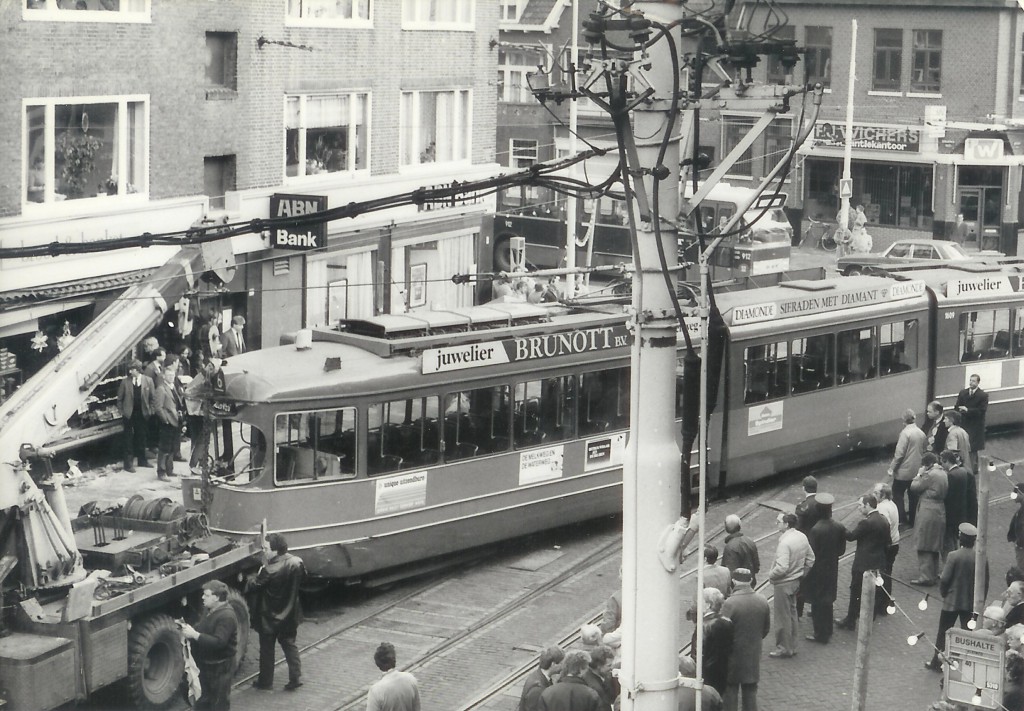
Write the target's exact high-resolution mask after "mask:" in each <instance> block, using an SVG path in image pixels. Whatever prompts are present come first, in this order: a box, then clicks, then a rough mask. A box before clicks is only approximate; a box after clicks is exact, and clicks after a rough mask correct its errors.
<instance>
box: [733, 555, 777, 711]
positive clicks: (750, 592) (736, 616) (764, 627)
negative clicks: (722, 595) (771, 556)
mask: <svg viewBox="0 0 1024 711" xmlns="http://www.w3.org/2000/svg"><path fill="white" fill-rule="evenodd" d="M752 581H753V574H752V573H751V572H750V571H749V570H747V569H746V568H737V569H736V570H734V571H733V572H732V585H733V590H732V595H730V596H729V599H727V600H726V601H725V604H723V605H722V616H723V617H728V618H729V619H730V620H732V624H733V638H732V653H731V654H730V655H729V671H728V674H727V676H726V684H725V694H723V701H724V704H725V711H737V708H739V707H738V703H739V700H740V694H741V693H742V699H743V706H742V708H743V711H757V684H758V682H759V681H760V680H761V641H762V640H763V639H764V638H765V637H767V636H768V632H769V631H770V630H771V627H772V621H771V609H770V608H769V606H768V601H767V600H766V599H765V597H764V595H762V594H761V593H759V592H757V591H755V590H754V588H753V587H751V582H752Z"/></svg>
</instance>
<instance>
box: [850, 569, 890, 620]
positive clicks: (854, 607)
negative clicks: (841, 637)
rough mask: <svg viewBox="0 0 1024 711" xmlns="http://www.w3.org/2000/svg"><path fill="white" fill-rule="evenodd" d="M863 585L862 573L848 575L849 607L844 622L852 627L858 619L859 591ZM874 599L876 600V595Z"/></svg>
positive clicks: (859, 571)
mask: <svg viewBox="0 0 1024 711" xmlns="http://www.w3.org/2000/svg"><path fill="white" fill-rule="evenodd" d="M863 583H864V571H863V570H854V571H853V572H852V573H851V574H850V606H849V607H848V608H847V609H846V621H847V622H849V623H850V624H853V625H855V624H857V618H858V617H860V589H861V585H863ZM883 594H884V593H883ZM875 598H876V599H877V598H878V595H877V594H876V595H875Z"/></svg>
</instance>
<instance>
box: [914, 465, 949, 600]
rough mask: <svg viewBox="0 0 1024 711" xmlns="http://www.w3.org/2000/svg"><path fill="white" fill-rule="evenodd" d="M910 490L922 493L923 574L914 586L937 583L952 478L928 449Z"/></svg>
mask: <svg viewBox="0 0 1024 711" xmlns="http://www.w3.org/2000/svg"><path fill="white" fill-rule="evenodd" d="M910 490H911V491H912V492H914V493H916V494H917V495H918V499H917V517H916V520H915V526H916V530H917V563H918V568H919V571H920V572H919V574H918V579H917V580H912V581H910V582H911V584H912V585H935V583H936V582H937V581H938V579H939V555H940V554H941V553H942V549H943V540H944V539H945V535H946V504H945V502H946V492H947V491H949V478H948V477H947V476H946V471H945V470H944V469H943V468H942V467H941V466H939V458H938V457H937V456H936V455H935V453H934V452H927V453H925V455H924V456H923V457H922V458H921V471H919V472H918V473H917V476H915V477H914V480H913V481H912V482H910Z"/></svg>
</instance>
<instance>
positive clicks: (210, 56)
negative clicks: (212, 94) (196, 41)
mask: <svg viewBox="0 0 1024 711" xmlns="http://www.w3.org/2000/svg"><path fill="white" fill-rule="evenodd" d="M237 61H238V33H236V32H207V33H206V85H207V86H209V87H211V88H215V89H230V90H231V91H236V90H237V89H238V78H237V74H238V73H237V71H236V65H237Z"/></svg>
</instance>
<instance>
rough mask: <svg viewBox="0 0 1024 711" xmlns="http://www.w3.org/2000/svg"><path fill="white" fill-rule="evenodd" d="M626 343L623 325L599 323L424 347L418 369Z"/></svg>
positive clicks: (444, 369) (494, 362)
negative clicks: (569, 328)
mask: <svg viewBox="0 0 1024 711" xmlns="http://www.w3.org/2000/svg"><path fill="white" fill-rule="evenodd" d="M629 345H630V335H629V331H628V330H627V329H626V327H625V326H601V327H597V328H582V329H577V330H574V331H566V332H564V333H548V334H543V335H539V336H526V337H521V338H508V339H504V340H500V341H495V342H493V343H470V344H469V345H464V346H448V347H445V348H428V349H427V350H425V351H423V360H422V372H423V373H424V374H427V373H447V372H449V371H453V370H466V369H469V368H482V367H483V366H486V365H500V364H502V363H519V362H522V361H527V360H543V359H546V358H557V357H559V356H567V355H574V354H579V353H588V352H590V351H604V350H609V349H613V348H628V347H629Z"/></svg>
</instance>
